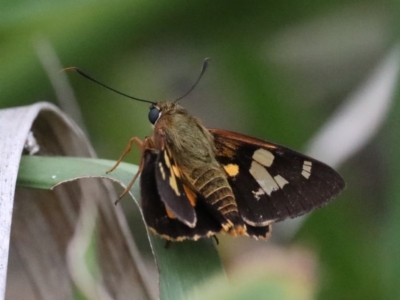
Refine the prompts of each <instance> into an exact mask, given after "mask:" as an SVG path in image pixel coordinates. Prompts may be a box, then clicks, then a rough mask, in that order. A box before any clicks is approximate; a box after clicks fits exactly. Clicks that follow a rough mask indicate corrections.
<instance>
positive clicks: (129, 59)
mask: <svg viewBox="0 0 400 300" xmlns="http://www.w3.org/2000/svg"><path fill="white" fill-rule="evenodd" d="M396 4H397V3H396V2H395V1H390V0H388V1H376V0H371V1H316V0H314V1H293V0H292V1H282V2H278V1H275V2H270V3H267V2H265V1H257V2H253V3H251V4H249V3H247V4H246V3H245V2H244V1H180V0H176V1H163V2H162V1H157V2H156V1H124V0H120V1H57V2H55V1H53V2H50V1H12V2H11V1H3V2H2V4H1V10H0V36H1V38H0V106H1V107H0V108H5V107H13V106H19V105H26V104H30V103H34V102H37V101H50V102H53V103H56V104H57V105H59V106H60V107H62V108H63V109H64V110H66V111H67V112H68V113H69V114H70V115H71V116H72V117H73V118H75V119H76V120H77V121H78V122H81V120H83V121H82V122H83V124H84V127H85V128H86V129H85V130H87V133H88V135H89V138H90V139H91V141H92V143H93V146H94V148H95V149H96V151H97V153H98V155H99V157H101V158H107V159H117V158H118V157H119V155H120V154H121V152H122V151H123V149H124V147H125V145H126V143H127V141H128V140H129V138H130V137H132V136H138V137H141V138H143V137H145V136H146V135H150V133H151V127H150V125H149V122H148V119H147V114H148V106H147V104H142V103H138V102H134V101H131V100H129V99H124V98H122V97H120V96H118V95H116V94H113V93H111V92H109V91H107V90H105V89H103V88H101V87H100V86H97V85H94V84H92V83H91V82H89V81H86V80H84V79H83V78H82V77H80V76H78V75H77V74H74V73H68V74H65V73H59V72H58V71H59V70H60V69H61V68H63V67H70V66H78V67H80V68H82V69H83V70H85V71H86V72H88V73H89V74H91V75H92V76H94V77H95V78H97V79H99V80H101V81H103V82H105V83H107V84H108V85H110V86H112V87H114V88H116V89H119V90H122V91H124V92H125V93H128V94H131V95H133V96H136V97H139V98H145V99H149V100H155V101H158V100H172V99H175V98H177V97H179V96H180V95H182V94H184V93H185V92H186V91H187V90H188V88H189V87H190V86H191V85H192V83H193V82H194V81H195V79H196V77H197V75H198V72H199V70H200V66H201V63H202V61H203V59H204V58H205V57H210V58H211V59H212V61H211V63H210V67H209V69H208V71H207V73H206V75H205V76H204V77H203V79H202V81H201V82H200V84H199V85H198V87H197V88H196V90H195V91H194V92H192V93H191V94H190V95H189V96H188V97H186V98H185V99H184V100H182V101H181V104H182V105H183V106H185V107H186V108H187V109H188V110H189V112H191V113H192V114H194V115H196V116H197V117H199V118H200V119H202V121H203V123H204V124H205V125H206V126H208V127H217V128H223V129H228V130H232V131H238V132H241V133H245V134H248V135H251V136H256V137H259V138H263V139H267V140H270V141H274V142H276V143H279V144H284V145H286V146H288V147H290V148H294V149H297V150H304V149H305V145H306V144H307V143H308V141H309V140H310V138H311V137H312V136H313V134H315V133H316V132H317V131H318V129H319V128H320V127H321V126H322V125H323V124H324V123H325V122H326V121H327V119H328V118H329V117H330V116H331V115H332V113H333V112H334V111H335V110H336V109H337V108H338V107H339V106H340V104H341V103H343V102H345V101H346V99H347V97H348V96H349V95H350V94H351V93H352V92H353V91H355V90H356V89H357V87H358V86H359V85H360V84H361V83H362V82H364V80H366V78H367V76H368V75H369V74H370V72H372V70H373V69H374V67H376V65H377V64H378V63H379V62H380V61H381V60H382V59H383V57H385V55H387V53H388V51H389V49H391V48H392V46H394V45H395V43H396V38H397V27H396V26H397V18H398V16H399V14H398V13H397V7H396ZM68 82H69V84H70V86H69V88H70V89H68ZM71 91H73V94H74V96H75V97H74V96H73V94H71V93H70V92H71ZM63 98H64V99H63ZM74 98H75V99H76V101H77V103H78V105H79V108H80V113H81V114H82V119H80V116H79V114H78V113H77V111H76V110H74V108H73V107H72V108H71V104H69V103H70V102H71V101H74ZM377 101H379V99H377ZM72 103H73V102H72ZM398 106H399V105H398V104H397V103H395V104H394V105H393V106H392V108H391V109H390V114H389V116H388V118H387V121H386V122H385V123H384V124H383V128H382V129H381V130H379V131H378V134H377V135H374V136H373V137H372V139H371V140H370V141H369V142H368V144H367V146H366V147H364V148H363V149H362V150H361V151H359V152H358V153H357V154H356V155H354V156H352V157H349V158H348V159H347V160H346V161H345V162H344V164H342V165H341V166H340V169H339V171H340V173H341V174H342V175H343V177H344V178H345V180H346V182H347V185H348V187H347V189H346V190H345V192H343V194H342V195H341V196H340V197H339V199H337V200H336V201H335V202H333V203H332V204H331V205H329V206H328V207H326V208H324V209H322V210H320V211H317V212H314V213H312V214H311V215H310V216H309V217H308V218H307V220H306V221H305V222H304V223H303V224H302V226H301V227H300V228H299V229H298V230H297V229H296V230H294V231H293V232H292V233H293V234H294V237H293V238H290V239H287V238H283V237H280V236H279V230H278V232H277V234H276V237H275V240H273V241H268V242H253V241H249V240H247V239H241V238H240V239H232V238H229V237H221V245H220V246H219V247H218V249H219V250H220V253H221V257H222V259H223V261H224V262H225V265H226V267H227V270H228V274H229V276H230V277H231V278H233V279H232V280H233V281H235V280H236V281H237V282H240V283H243V282H244V280H242V279H244V278H246V279H248V278H249V274H252V276H254V278H255V279H254V281H252V283H253V284H254V285H257V287H260V286H261V288H262V286H263V285H264V284H265V285H270V284H274V283H277V284H284V285H285V286H287V289H288V290H290V291H294V292H293V294H294V295H298V296H299V295H300V294H301V295H303V294H302V290H303V289H304V290H306V292H304V293H305V294H304V295H306V296H304V297H305V298H303V299H397V298H398V297H400V288H399V286H398V282H399V280H400V250H399V249H400V234H399V233H398V232H397V228H398V227H399V226H400V205H399V203H400V202H399V200H398V198H399V197H398V194H399V192H400V186H399V184H397V182H398V181H399V179H400V177H399V172H398V171H399V167H398V166H399V165H400V161H399V159H398V153H399V150H400V149H399V148H400V147H399V136H398V132H399V131H398V128H399V125H400V124H399V121H398V117H396V116H398V113H399V112H400V108H399V107H398ZM355 121H356V120H355ZM338 147H340V145H338ZM138 159H139V152H138V151H137V150H134V151H133V154H131V155H130V156H129V157H128V158H127V159H126V161H127V162H132V163H136V164H137V163H138ZM283 226H284V225H283ZM257 261H258V262H260V263H259V264H257V263H255V262H257ZM264 265H265V266H264ZM261 279H262V280H261ZM260 280H261V281H260ZM252 290H254V289H252ZM297 292H298V293H297ZM247 295H249V294H247ZM236 296H237V295H236ZM277 297H278V296H277ZM235 299H236V298H235ZM265 299H269V298H268V297H267V296H266V297H265ZM272 299H274V297H272ZM277 299H279V297H278V298H277ZM293 299H296V296H294V298H293ZM298 299H300V296H299V298H298Z"/></svg>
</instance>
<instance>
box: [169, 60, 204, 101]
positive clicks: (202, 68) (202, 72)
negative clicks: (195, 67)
mask: <svg viewBox="0 0 400 300" xmlns="http://www.w3.org/2000/svg"><path fill="white" fill-rule="evenodd" d="M210 60H211V58H208V57H207V58H206V59H204V61H203V65H202V66H201V71H200V75H199V78H197V80H196V82H195V83H194V84H193V86H192V87H191V88H190V90H188V91H187V92H186V93H185V94H184V95H183V96H181V97H179V98H178V99H176V100H175V101H174V102H177V101H179V100H181V99H182V98H185V97H186V96H187V95H189V94H190V92H191V91H193V90H194V88H195V87H196V86H197V84H198V83H199V81H200V79H201V77H203V75H204V73H205V72H206V70H207V67H208V62H209V61H210Z"/></svg>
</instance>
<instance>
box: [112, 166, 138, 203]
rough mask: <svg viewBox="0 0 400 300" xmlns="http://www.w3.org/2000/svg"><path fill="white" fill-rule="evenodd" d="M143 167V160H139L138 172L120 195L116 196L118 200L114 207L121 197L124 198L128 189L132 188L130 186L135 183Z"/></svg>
mask: <svg viewBox="0 0 400 300" xmlns="http://www.w3.org/2000/svg"><path fill="white" fill-rule="evenodd" d="M143 165H144V160H143V159H141V160H140V165H139V170H138V171H137V172H136V174H135V176H134V177H133V179H132V180H131V182H130V183H129V184H128V186H127V187H126V189H125V190H124V191H123V192H122V193H121V195H119V196H118V199H117V200H115V202H114V204H115V205H117V204H118V202H119V201H120V200H121V199H122V197H123V196H125V195H126V194H127V193H128V192H129V191H130V189H131V188H132V186H133V184H134V183H135V181H136V179H137V178H138V176H139V174H140V173H142V170H143Z"/></svg>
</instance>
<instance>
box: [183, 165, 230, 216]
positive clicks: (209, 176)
mask: <svg viewBox="0 0 400 300" xmlns="http://www.w3.org/2000/svg"><path fill="white" fill-rule="evenodd" d="M191 177H192V179H193V183H192V184H193V186H194V188H195V189H196V191H197V192H198V193H199V194H201V195H202V196H203V197H204V199H205V201H206V202H207V203H208V204H209V205H211V206H213V208H214V209H216V210H218V211H219V212H220V213H221V214H222V215H224V216H225V218H226V219H228V220H230V219H231V217H230V216H231V215H237V214H238V209H237V205H236V201H235V196H234V194H233V191H232V189H231V187H230V185H229V183H228V181H227V179H226V177H225V174H224V173H223V171H222V170H221V169H218V168H210V167H207V168H197V169H195V170H194V171H193V172H192V176H191Z"/></svg>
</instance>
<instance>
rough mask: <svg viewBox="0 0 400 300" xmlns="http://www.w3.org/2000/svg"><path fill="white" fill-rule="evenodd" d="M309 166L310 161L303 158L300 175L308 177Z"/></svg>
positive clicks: (309, 172)
mask: <svg viewBox="0 0 400 300" xmlns="http://www.w3.org/2000/svg"><path fill="white" fill-rule="evenodd" d="M311 166H312V162H311V161H308V160H305V161H304V162H303V171H302V172H301V175H303V176H304V177H305V178H306V179H308V178H309V177H310V175H311Z"/></svg>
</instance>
